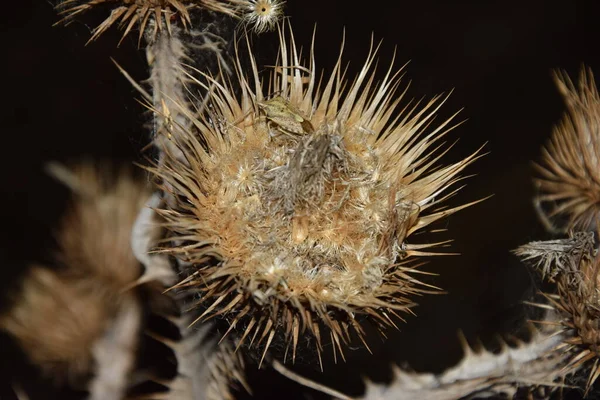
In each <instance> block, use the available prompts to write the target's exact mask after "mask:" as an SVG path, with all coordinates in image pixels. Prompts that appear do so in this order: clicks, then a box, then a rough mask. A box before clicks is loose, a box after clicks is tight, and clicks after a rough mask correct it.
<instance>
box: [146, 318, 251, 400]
mask: <svg viewBox="0 0 600 400" xmlns="http://www.w3.org/2000/svg"><path fill="white" fill-rule="evenodd" d="M173 322H174V323H175V324H176V326H177V327H178V328H179V330H180V332H181V333H182V336H183V339H182V340H181V341H177V342H174V341H172V340H169V339H166V338H162V337H159V336H156V335H153V337H154V338H155V339H156V340H158V341H159V342H161V343H163V344H164V345H166V346H168V347H169V348H171V349H172V350H173V352H174V353H175V357H176V358H177V364H178V369H177V371H178V375H177V376H176V377H175V379H174V380H173V381H171V382H160V383H162V384H163V385H165V386H167V387H168V388H169V391H168V392H162V393H156V394H150V395H149V397H148V398H152V399H160V400H234V397H233V395H232V394H231V388H232V384H233V383H238V384H241V385H243V386H244V387H245V388H246V389H247V390H248V391H249V389H248V388H247V384H246V382H245V379H244V376H243V369H244V364H243V360H242V357H241V355H240V354H239V353H238V354H235V353H234V352H233V349H232V348H231V345H230V344H229V343H223V344H222V345H220V346H217V344H216V342H215V340H214V339H208V338H207V335H208V333H209V330H210V326H209V324H203V325H201V326H199V327H193V328H190V327H188V325H189V320H188V319H187V318H185V317H184V318H175V319H174V321H173Z"/></svg>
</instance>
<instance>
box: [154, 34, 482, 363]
mask: <svg viewBox="0 0 600 400" xmlns="http://www.w3.org/2000/svg"><path fill="white" fill-rule="evenodd" d="M288 40H289V43H288ZM313 44H314V43H313ZM279 45H280V52H279V57H278V62H277V64H276V66H275V68H274V70H273V71H272V73H271V74H270V75H269V77H268V83H267V84H265V85H263V84H262V80H263V79H262V77H261V76H260V75H259V72H258V71H259V67H258V66H257V63H256V61H255V60H254V59H253V58H250V65H251V70H249V71H246V70H244V69H243V68H242V66H241V65H242V61H241V60H239V59H238V60H237V62H236V69H235V80H234V81H227V82H225V83H220V82H218V81H216V80H215V79H213V78H211V77H210V76H207V75H205V78H206V79H205V80H203V81H201V80H196V82H197V84H199V85H202V86H204V87H206V88H207V89H209V92H210V95H209V98H208V99H207V101H206V104H207V108H206V112H204V113H202V114H201V115H197V116H195V115H190V114H187V117H188V118H189V119H190V120H193V122H194V128H195V129H194V130H184V129H181V130H180V131H179V132H178V133H177V134H174V135H173V136H172V141H173V143H172V144H173V147H175V148H177V149H178V150H179V151H180V152H181V153H183V154H184V155H185V157H184V158H183V159H182V158H181V157H180V156H178V155H177V154H173V153H171V152H170V151H169V148H165V158H164V163H163V164H161V165H158V166H157V167H156V168H152V169H151V170H152V172H154V173H155V174H156V175H157V177H159V178H160V180H161V182H162V185H163V188H164V190H165V191H167V192H168V194H169V195H170V196H171V197H172V198H173V199H175V204H173V205H171V206H168V205H165V206H164V207H163V208H162V209H160V210H159V213H160V214H161V215H162V216H163V217H164V218H165V220H166V223H165V225H166V227H167V229H168V230H169V231H170V232H171V234H170V236H169V237H168V238H167V240H168V242H167V243H165V244H164V246H163V250H162V251H163V252H165V253H168V254H172V255H174V256H175V257H177V258H178V259H179V260H180V261H181V262H182V263H183V264H184V265H191V266H192V267H191V274H190V276H189V277H187V278H186V279H184V280H183V281H182V282H180V283H179V284H177V285H175V287H178V288H182V287H186V288H188V290H191V291H195V292H197V293H198V298H199V300H198V304H197V306H198V307H203V308H204V312H203V313H202V315H201V316H200V318H199V319H200V320H207V319H209V318H212V317H215V316H220V317H222V318H224V319H226V320H227V322H228V324H229V329H228V331H227V333H229V332H230V331H232V330H238V331H239V332H238V337H237V346H238V347H239V346H242V345H244V344H247V343H250V344H255V345H262V347H263V350H262V358H264V357H265V355H266V354H267V351H268V349H269V346H270V345H271V343H272V342H273V340H274V338H275V337H276V336H278V337H281V338H283V339H284V340H285V343H286V354H287V353H288V350H290V349H291V353H292V354H291V358H292V359H294V358H295V356H296V348H297V345H298V342H299V340H300V337H301V336H302V337H308V338H310V337H312V338H313V339H314V340H315V341H316V346H315V347H316V349H317V350H318V351H319V354H320V351H321V350H322V348H323V342H324V340H326V339H327V338H330V339H331V342H332V343H333V349H334V354H335V351H336V348H337V350H338V351H339V352H340V353H341V354H342V357H343V344H344V343H346V342H349V341H350V340H351V331H352V330H353V331H355V332H356V333H357V334H358V337H359V338H360V339H361V340H363V342H364V338H363V328H362V327H361V326H360V323H359V321H360V320H361V319H362V318H363V317H366V318H368V319H370V320H371V321H374V322H375V323H376V325H377V326H379V328H380V329H382V328H383V327H384V326H387V325H394V324H395V322H394V318H395V316H396V315H397V312H399V311H401V312H407V311H409V309H410V307H411V306H412V305H413V302H412V300H411V299H410V298H409V296H410V295H412V294H416V293H420V292H422V291H424V287H423V286H420V285H419V284H420V282H419V281H418V280H417V279H415V278H414V277H413V275H414V273H416V272H417V271H415V269H414V264H412V263H410V260H409V258H410V257H411V256H425V255H432V254H436V253H435V252H433V251H432V250H431V248H433V247H435V246H437V245H439V244H440V243H414V242H412V241H409V240H408V238H409V237H410V235H412V234H413V233H414V232H416V231H419V230H423V229H424V228H426V227H428V226H429V225H430V224H432V223H433V222H435V221H437V220H439V219H441V218H444V217H446V216H448V215H450V214H452V213H454V212H456V211H458V210H460V209H463V208H465V207H467V206H468V204H467V205H461V206H457V207H454V208H446V209H440V208H439V206H440V204H441V203H442V202H444V201H445V200H446V199H447V198H448V197H449V196H451V195H452V194H453V193H454V192H455V191H456V190H458V189H454V190H452V189H451V187H453V186H454V185H455V184H456V183H457V182H458V181H459V180H460V179H461V178H460V177H459V173H460V172H461V171H462V170H463V169H464V168H465V167H466V166H467V165H468V164H469V163H471V162H472V161H473V160H474V159H475V158H476V154H473V155H471V156H469V157H467V158H466V159H464V160H461V161H459V162H457V163H455V164H451V165H448V166H443V167H442V166H439V165H437V161H438V160H439V158H440V157H441V155H442V154H443V153H444V152H438V151H437V150H438V149H439V148H440V147H441V144H440V143H439V142H440V140H441V138H442V137H444V135H445V134H446V133H447V132H448V131H449V130H450V129H452V126H451V125H450V120H448V121H445V122H443V123H441V124H440V125H439V126H438V127H436V128H434V129H432V130H431V131H427V129H426V128H428V127H429V126H430V125H431V124H432V122H433V118H434V115H435V113H436V111H437V110H438V108H439V107H440V106H441V104H442V103H443V100H441V99H440V97H436V98H434V99H433V100H431V101H430V102H429V103H428V104H426V105H425V106H424V107H419V106H414V107H413V108H412V109H404V110H400V109H399V107H398V105H399V103H400V101H401V98H402V96H397V93H396V90H397V88H398V86H399V79H398V76H399V72H394V71H393V65H392V66H390V69H389V70H388V71H387V73H386V75H385V77H384V79H383V81H381V83H379V84H375V83H374V80H375V71H374V68H373V64H374V62H375V56H376V53H377V49H376V48H373V47H372V48H371V51H370V52H369V55H368V56H367V59H366V61H365V63H364V65H363V67H362V69H361V71H360V73H359V75H358V76H357V78H356V79H355V80H354V81H353V83H352V84H350V85H348V84H347V83H346V77H345V76H344V74H343V73H342V60H341V53H340V58H339V59H338V62H337V64H336V65H335V67H334V69H333V72H332V74H331V76H330V77H329V78H328V79H327V80H326V81H325V82H320V81H317V76H318V75H319V72H318V70H317V67H316V64H315V60H314V54H313V51H312V48H311V53H310V59H309V60H308V63H305V62H304V60H302V59H301V57H300V54H299V50H298V48H297V46H296V44H295V41H294V37H293V34H291V33H290V34H286V33H285V32H284V30H280V33H279ZM196 72H200V71H196ZM190 76H191V75H190ZM238 86H239V87H240V88H241V93H240V95H239V96H237V95H236V94H235V91H234V88H235V87H238ZM269 93H276V96H274V97H268V94H269ZM182 110H183V111H182ZM177 111H178V112H185V108H182V109H181V110H177ZM323 326H324V327H325V329H326V330H325V331H322V330H321V328H322V327H323ZM236 328H237V329H236ZM305 331H306V332H308V334H309V335H308V336H307V335H306V333H305ZM227 333H226V334H227ZM365 345H366V343H365ZM262 358H261V360H262Z"/></svg>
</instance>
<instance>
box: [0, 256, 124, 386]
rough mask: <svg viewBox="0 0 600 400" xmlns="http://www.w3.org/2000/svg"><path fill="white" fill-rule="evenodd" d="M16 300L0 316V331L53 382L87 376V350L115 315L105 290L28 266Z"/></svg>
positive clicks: (88, 352) (113, 306)
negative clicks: (19, 347)
mask: <svg viewBox="0 0 600 400" xmlns="http://www.w3.org/2000/svg"><path fill="white" fill-rule="evenodd" d="M17 300H18V301H16V303H15V305H14V307H12V309H11V310H9V311H8V312H7V313H5V314H4V315H2V316H0V328H1V329H3V330H4V331H6V332H8V333H9V334H10V335H12V336H13V337H14V338H15V339H16V340H17V342H18V343H19V345H20V346H21V347H22V348H23V350H24V351H25V353H26V354H27V355H28V357H29V359H30V360H31V362H32V363H33V364H35V365H37V366H39V367H40V368H41V369H42V371H44V372H45V373H46V374H48V375H51V376H52V377H53V378H54V379H56V380H58V381H62V380H64V379H73V378H74V377H76V376H79V375H80V374H83V373H87V372H89V371H90V369H91V367H92V354H91V348H92V345H93V343H94V342H95V341H96V340H98V338H99V337H100V336H101V335H102V333H103V331H104V330H105V329H106V327H107V326H108V321H109V320H110V318H111V315H112V314H113V313H114V312H115V309H116V303H115V302H114V301H113V300H114V299H112V298H111V296H110V293H109V292H108V291H107V290H106V288H105V287H103V286H102V285H101V284H98V282H95V281H94V280H89V279H88V280H82V279H77V278H73V277H69V276H64V275H61V274H58V273H56V272H54V271H52V270H49V269H47V268H45V267H39V266H34V267H32V269H31V270H30V271H29V273H28V275H27V276H26V278H25V280H24V282H23V286H22V287H21V288H20V293H19V295H18V298H17Z"/></svg>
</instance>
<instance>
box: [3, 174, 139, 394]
mask: <svg viewBox="0 0 600 400" xmlns="http://www.w3.org/2000/svg"><path fill="white" fill-rule="evenodd" d="M51 170H52V172H53V174H54V175H55V176H56V177H57V178H59V179H60V180H61V181H62V182H64V183H65V184H66V185H67V186H69V188H71V189H72V191H73V192H74V197H73V201H72V202H71V204H70V207H69V208H68V211H67V213H66V215H65V216H64V217H63V219H62V224H61V227H60V229H58V230H57V235H56V236H57V242H58V245H59V250H58V251H57V252H56V257H55V259H56V263H57V264H58V265H59V266H60V268H58V269H57V270H52V269H50V268H46V267H41V266H35V267H33V268H32V269H31V270H30V271H29V272H28V274H27V276H26V278H25V280H24V281H23V286H22V288H21V290H20V291H18V292H16V293H15V295H14V297H15V300H16V302H15V305H14V307H12V308H10V309H9V310H8V311H7V312H6V313H5V314H3V315H2V316H0V328H1V329H3V330H5V331H6V332H8V333H9V334H11V335H12V336H13V337H14V338H15V339H16V340H17V342H18V343H19V344H20V345H21V346H22V347H23V349H24V350H25V351H26V353H27V354H28V356H29V358H30V360H31V361H32V363H33V364H35V365H37V366H39V367H40V368H41V369H42V370H43V371H44V372H45V373H46V374H47V375H49V376H50V377H52V378H54V379H58V380H62V379H63V378H65V377H66V378H68V379H70V380H75V381H76V380H77V379H81V378H82V376H85V375H86V374H92V373H95V374H97V377H98V379H99V380H102V379H104V378H106V374H104V373H105V372H106V371H107V370H106V368H107V367H108V366H107V364H105V363H101V362H99V361H98V359H97V355H98V352H99V353H106V352H108V353H110V354H111V358H112V359H113V360H112V362H111V364H110V368H112V369H113V371H115V372H116V375H119V372H123V377H125V376H126V374H127V373H128V372H129V370H130V368H131V367H132V363H133V352H132V351H131V349H130V347H135V346H136V343H137V332H136V331H137V329H138V328H139V325H140V323H141V307H140V305H139V303H138V301H139V300H138V299H137V297H136V294H135V293H134V292H132V291H127V290H124V289H125V288H126V287H127V286H128V285H129V284H130V283H131V282H133V281H135V279H137V277H138V276H139V274H140V273H141V268H140V265H139V262H138V261H137V259H136V258H135V257H134V255H133V252H132V251H131V244H130V238H131V227H132V225H133V223H134V221H135V219H136V218H137V214H138V212H139V209H140V208H141V207H142V205H143V204H144V202H145V201H146V198H147V197H148V196H149V190H148V187H147V185H146V184H145V183H144V182H140V181H139V180H136V179H134V178H133V176H132V175H131V173H130V172H127V171H126V170H124V171H120V173H118V174H113V172H115V171H112V172H110V171H109V170H106V169H102V168H97V167H95V166H94V165H93V164H91V163H87V164H81V165H79V166H77V167H75V168H74V169H67V168H65V167H62V166H60V165H54V164H53V165H52V168H51ZM114 175H116V177H115V176H114ZM50 316H51V317H50ZM121 328H122V329H121ZM105 336H109V337H110V338H111V339H110V340H109V341H108V342H110V343H106V342H107V341H105V343H104V344H103V343H102V341H103V338H104V337H105ZM107 346H108V347H107ZM123 346H124V347H126V348H127V351H123ZM108 348H111V349H113V350H114V351H109V350H108ZM108 375H110V374H108ZM109 379H111V378H110V377H109ZM119 379H120V378H119ZM103 383H104V384H105V385H104V386H103V390H104V389H107V388H109V387H110V388H112V389H115V390H117V391H118V390H119V389H121V388H122V387H121V386H119V384H118V383H115V382H111V383H110V384H108V385H106V384H107V383H108V382H103Z"/></svg>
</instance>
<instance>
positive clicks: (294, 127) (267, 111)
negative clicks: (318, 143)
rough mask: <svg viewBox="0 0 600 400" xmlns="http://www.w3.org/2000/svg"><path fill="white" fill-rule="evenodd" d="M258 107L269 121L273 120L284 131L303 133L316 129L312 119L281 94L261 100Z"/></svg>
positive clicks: (277, 127) (296, 133)
mask: <svg viewBox="0 0 600 400" xmlns="http://www.w3.org/2000/svg"><path fill="white" fill-rule="evenodd" d="M258 108H259V109H260V111H261V112H262V113H264V116H265V118H266V119H267V122H271V123H272V124H273V125H274V126H275V127H276V129H278V130H279V131H280V132H282V133H287V134H295V135H302V134H305V133H313V132H314V131H315V129H314V128H313V126H312V124H311V122H310V120H308V119H306V118H304V117H303V116H302V115H301V114H300V112H299V111H298V110H296V109H295V108H294V107H292V105H291V104H290V102H289V101H287V100H285V99H284V98H283V97H281V96H276V97H273V98H272V99H270V100H266V101H261V102H259V103H258Z"/></svg>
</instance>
